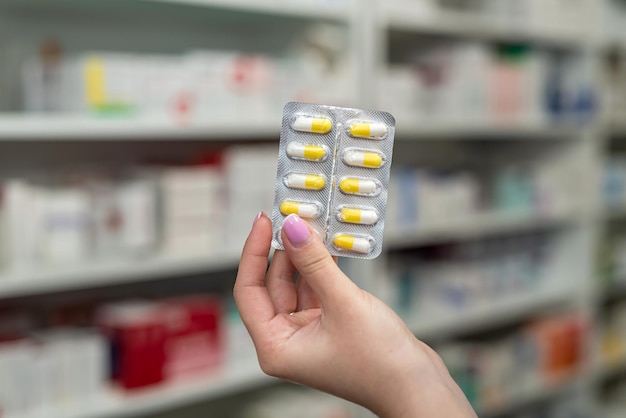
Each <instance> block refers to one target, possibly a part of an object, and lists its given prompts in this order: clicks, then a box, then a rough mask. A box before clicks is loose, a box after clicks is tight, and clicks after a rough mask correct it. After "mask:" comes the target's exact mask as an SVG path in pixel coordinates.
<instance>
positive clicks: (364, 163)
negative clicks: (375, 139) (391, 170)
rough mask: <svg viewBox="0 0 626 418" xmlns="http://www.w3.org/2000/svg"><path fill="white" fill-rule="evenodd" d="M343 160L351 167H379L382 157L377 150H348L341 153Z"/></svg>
mask: <svg viewBox="0 0 626 418" xmlns="http://www.w3.org/2000/svg"><path fill="white" fill-rule="evenodd" d="M343 161H344V162H345V163H346V164H347V165H349V166H352V167H365V168H379V167H380V166H382V165H383V157H382V155H380V154H379V153H377V152H370V151H359V150H349V151H346V153H345V154H344V155H343Z"/></svg>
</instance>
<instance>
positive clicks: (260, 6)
mask: <svg viewBox="0 0 626 418" xmlns="http://www.w3.org/2000/svg"><path fill="white" fill-rule="evenodd" d="M141 1H151V2H159V3H170V4H179V5H189V6H199V7H207V8H215V9H226V10H233V11H241V12H248V13H258V14H267V15H274V16H285V17H298V18H304V19H321V20H333V21H347V20H348V18H349V17H350V13H349V10H350V7H351V0H338V1H325V0H298V1H293V0H279V1H272V0H141Z"/></svg>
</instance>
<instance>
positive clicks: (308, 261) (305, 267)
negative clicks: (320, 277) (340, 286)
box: [300, 252, 328, 275]
mask: <svg viewBox="0 0 626 418" xmlns="http://www.w3.org/2000/svg"><path fill="white" fill-rule="evenodd" d="M327 270H328V260H327V256H326V254H324V253H321V252H315V253H311V254H310V255H308V256H306V257H305V258H304V259H303V260H302V263H301V265H300V273H302V274H306V275H316V274H320V273H326V272H327Z"/></svg>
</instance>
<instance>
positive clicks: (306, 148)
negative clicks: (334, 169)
mask: <svg viewBox="0 0 626 418" xmlns="http://www.w3.org/2000/svg"><path fill="white" fill-rule="evenodd" d="M287 155H288V156H289V157H290V158H293V159H296V160H309V161H321V160H323V159H324V158H325V157H326V149H324V147H322V146H319V145H305V144H301V143H299V142H291V143H290V144H289V145H287Z"/></svg>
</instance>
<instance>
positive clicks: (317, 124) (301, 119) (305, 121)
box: [291, 116, 333, 134]
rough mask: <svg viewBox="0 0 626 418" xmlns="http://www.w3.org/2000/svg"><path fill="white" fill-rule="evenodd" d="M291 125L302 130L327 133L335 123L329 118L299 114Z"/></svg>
mask: <svg viewBox="0 0 626 418" xmlns="http://www.w3.org/2000/svg"><path fill="white" fill-rule="evenodd" d="M291 127H292V128H293V129H294V130H296V131H300V132H312V133H316V134H326V133H328V132H330V130H331V129H332V128H333V123H332V122H331V121H330V119H328V118H319V117H318V118H316V117H311V116H297V117H296V118H295V119H294V120H293V122H292V123H291Z"/></svg>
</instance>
